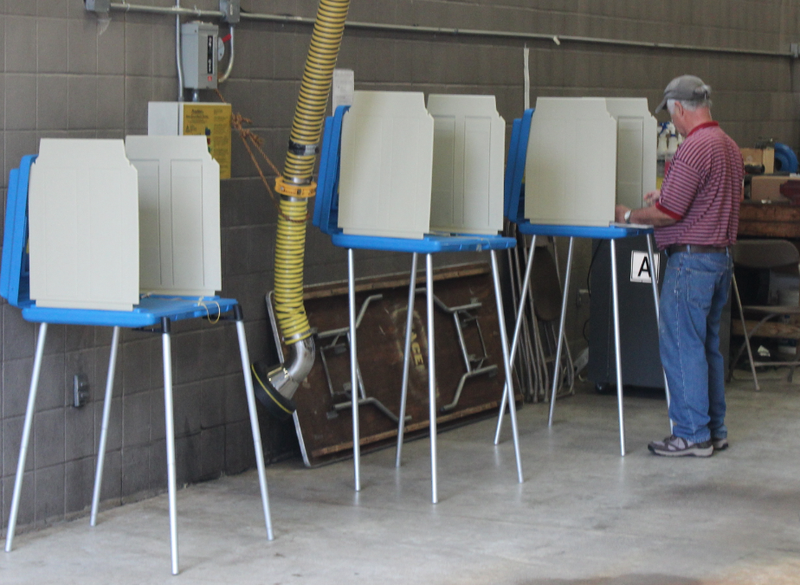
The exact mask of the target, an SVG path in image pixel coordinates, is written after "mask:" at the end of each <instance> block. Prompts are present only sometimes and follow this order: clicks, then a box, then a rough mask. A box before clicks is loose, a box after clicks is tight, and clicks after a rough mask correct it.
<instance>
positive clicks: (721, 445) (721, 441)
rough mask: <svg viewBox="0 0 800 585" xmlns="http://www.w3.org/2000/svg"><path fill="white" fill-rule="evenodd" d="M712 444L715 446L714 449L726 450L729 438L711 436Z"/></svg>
mask: <svg viewBox="0 0 800 585" xmlns="http://www.w3.org/2000/svg"><path fill="white" fill-rule="evenodd" d="M711 446H712V447H714V451H724V450H725V449H727V448H728V438H727V437H722V438H718V439H715V438H714V437H711Z"/></svg>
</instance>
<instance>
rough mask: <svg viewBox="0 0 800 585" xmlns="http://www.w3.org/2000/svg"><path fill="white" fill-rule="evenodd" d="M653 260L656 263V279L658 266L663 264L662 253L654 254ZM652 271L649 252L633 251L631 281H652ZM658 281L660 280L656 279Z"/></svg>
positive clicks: (648, 282)
mask: <svg viewBox="0 0 800 585" xmlns="http://www.w3.org/2000/svg"><path fill="white" fill-rule="evenodd" d="M653 262H655V264H656V279H657V278H658V267H659V266H660V264H661V255H660V254H653ZM651 278H652V272H651V270H650V258H649V257H648V256H647V252H637V251H636V250H632V251H631V282H645V283H647V284H650V283H651V282H652V280H651ZM656 282H658V280H656Z"/></svg>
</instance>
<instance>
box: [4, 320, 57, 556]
mask: <svg viewBox="0 0 800 585" xmlns="http://www.w3.org/2000/svg"><path fill="white" fill-rule="evenodd" d="M46 337H47V323H42V324H41V325H39V341H38V342H37V343H36V358H35V359H34V360H33V373H32V374H31V386H30V390H29V391H28V406H27V408H26V410H25V423H24V425H23V427H22V442H21V444H20V446H19V460H18V461H17V475H16V476H15V477H14V495H13V496H12V498H11V511H10V513H9V515H8V532H7V533H6V552H11V547H12V546H13V544H14V532H15V531H16V529H17V513H18V512H19V499H20V495H21V492H22V478H23V476H24V475H25V459H26V458H27V456H28V441H29V439H30V437H31V426H33V413H34V410H36V394H37V392H38V390H39V374H40V373H41V371H42V355H43V354H44V340H45V338H46Z"/></svg>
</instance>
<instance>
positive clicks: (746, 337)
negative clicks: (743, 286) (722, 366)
mask: <svg viewBox="0 0 800 585" xmlns="http://www.w3.org/2000/svg"><path fill="white" fill-rule="evenodd" d="M733 291H734V292H735V293H736V303H737V305H739V318H740V319H741V320H742V333H743V335H744V345H745V347H747V357H748V358H749V359H750V371H751V372H753V384H754V385H755V388H756V392H760V391H761V388H760V387H759V385H758V376H757V375H756V366H755V363H754V360H753V348H752V347H750V335H748V333H747V323H746V322H745V320H744V308H742V297H740V296H739V285H738V284H737V283H736V275H735V274H734V275H733ZM740 355H742V350H741V349H740V350H739V353H737V354H736V359H735V360H733V362H731V365H730V374H731V375H732V374H733V368H734V367H735V366H736V362H737V361H739V356H740Z"/></svg>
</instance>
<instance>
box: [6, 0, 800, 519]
mask: <svg viewBox="0 0 800 585" xmlns="http://www.w3.org/2000/svg"><path fill="white" fill-rule="evenodd" d="M136 4H140V5H154V6H165V7H170V6H173V5H174V4H175V3H174V1H173V0H138V2H136ZM184 4H185V5H187V6H188V5H191V7H197V8H200V9H208V10H216V9H218V3H217V0H193V1H192V2H184ZM351 4H352V5H351V9H350V16H349V20H350V21H353V22H361V23H378V24H385V25H401V26H418V27H444V28H458V29H462V30H464V29H473V30H487V31H498V32H511V33H536V34H542V35H548V38H546V39H527V40H525V39H515V38H509V37H504V36H492V35H483V36H466V35H454V34H449V33H440V34H429V33H423V32H407V31H402V30H395V31H387V30H368V29H361V28H348V29H347V31H346V33H345V39H344V42H343V45H342V50H341V54H340V58H339V62H338V65H339V66H340V67H344V68H351V69H354V70H355V78H356V85H357V88H359V89H387V90H390V89H391V90H417V91H424V92H426V93H430V92H447V93H491V94H494V95H496V96H497V103H498V109H499V111H500V114H501V115H502V116H503V117H504V118H505V119H506V121H507V122H509V123H510V121H511V120H512V119H513V118H515V117H518V116H520V115H521V112H522V108H523V46H525V45H526V44H527V46H528V48H529V49H530V75H531V100H532V103H533V102H535V98H536V97H537V96H540V95H541V96H546V95H610V96H613V95H618V96H645V97H647V98H648V100H649V102H650V104H651V107H652V106H655V104H656V103H657V102H658V100H659V99H660V96H661V92H662V90H663V87H664V85H665V84H666V83H667V82H668V81H669V80H670V79H671V78H672V77H673V76H675V75H679V74H682V73H695V74H697V75H700V76H701V77H703V78H704V79H705V80H706V81H707V82H708V83H709V84H711V85H712V87H714V89H715V92H714V101H715V107H714V113H715V116H716V118H717V119H718V120H720V122H721V123H722V125H723V127H724V128H725V129H726V130H727V131H728V132H729V133H730V134H731V136H732V137H733V138H734V139H735V140H737V141H738V142H739V143H740V144H741V145H742V146H750V145H752V144H753V143H754V142H755V141H756V140H757V139H759V138H764V137H771V138H774V139H775V140H777V141H779V142H783V143H786V144H789V145H790V146H792V147H794V148H797V147H798V146H799V145H800V137H799V136H798V130H800V127H798V95H800V85H798V79H796V72H795V68H796V65H795V60H793V59H791V58H789V57H787V56H780V55H775V53H788V52H789V46H790V43H793V42H798V41H800V38H798V36H799V34H798V33H800V31H798V28H800V27H799V26H798V16H799V15H798V7H797V3H796V2H791V1H789V0H675V1H673V2H669V3H651V2H641V1H638V0H609V1H605V2H589V1H587V0H470V1H466V0H465V1H456V0H352V2H351ZM242 8H243V9H244V10H247V11H249V12H260V13H268V14H290V15H295V16H300V17H304V18H313V16H314V15H315V13H316V9H317V2H316V0H242ZM186 20H188V19H186ZM174 31H175V22H174V18H171V17H168V16H159V15H146V14H134V13H129V14H125V13H122V12H117V11H112V13H111V20H110V22H108V23H100V22H98V19H97V18H96V17H95V15H93V14H90V13H87V12H86V11H85V10H84V4H83V1H82V0H26V1H19V0H0V47H2V48H3V53H2V54H3V57H2V60H1V61H0V67H2V70H0V104H2V115H0V121H1V124H0V145H2V153H1V154H0V177H2V178H0V189H2V195H3V201H5V192H6V187H7V180H8V179H7V177H8V172H9V170H10V169H11V168H13V167H14V166H16V165H17V164H18V163H19V160H20V157H21V156H22V155H24V154H29V153H34V152H36V151H37V147H38V142H39V139H41V138H42V137H60V136H63V137H87V138H92V137H98V138H107V137H113V138H122V137H124V136H125V135H128V134H136V133H145V132H146V128H147V102H148V101H151V100H174V99H175V96H176V95H177V80H176V73H175V58H174ZM310 31H311V28H310V26H309V25H307V24H302V23H301V24H288V23H268V22H258V23H257V22H253V21H247V20H245V21H243V22H242V23H241V24H240V25H239V26H238V27H237V30H236V62H235V67H234V69H233V74H232V76H231V79H230V80H229V81H228V82H227V83H225V84H223V85H222V86H221V88H220V89H221V91H222V93H223V94H224V96H225V98H226V99H227V100H228V101H230V102H231V103H232V104H233V107H234V111H236V112H240V113H241V114H242V115H244V116H245V117H247V118H250V119H252V121H253V130H254V131H255V132H257V133H258V134H259V135H260V136H262V137H263V139H264V150H265V152H266V153H267V154H268V155H269V156H270V157H271V158H272V160H273V161H274V162H275V164H276V165H278V167H280V166H281V165H282V164H283V158H284V153H285V148H286V143H287V141H288V136H289V127H290V124H291V120H292V115H293V112H294V107H295V101H296V97H297V93H298V89H299V84H300V78H301V75H302V70H303V64H304V61H305V55H306V50H307V45H308V40H309V38H310ZM552 36H559V37H562V39H561V41H560V45H559V44H556V42H554V41H553V39H552V38H551V37H552ZM570 37H595V38H602V39H608V40H617V41H626V42H638V43H660V44H662V45H663V44H669V45H680V46H695V47H698V50H684V49H674V48H673V49H669V48H656V47H650V48H646V47H634V46H624V45H619V44H616V45H615V44H604V43H596V42H581V41H578V40H574V39H571V38H570ZM708 47H714V48H727V49H731V50H735V51H741V52H727V53H726V52H711V51H706V50H703V48H708ZM754 52H762V53H763V54H760V53H754ZM201 98H202V99H206V100H214V99H215V97H214V95H213V94H203V95H202V96H201ZM267 174H268V175H270V176H272V175H273V173H272V171H270V170H267ZM3 208H4V206H3ZM221 213H222V244H223V271H224V272H223V280H224V290H223V291H222V292H223V294H224V295H225V296H230V297H235V298H237V299H239V300H240V301H241V302H242V304H243V307H244V313H245V317H246V319H247V326H246V327H247V334H248V340H249V343H250V351H251V356H252V357H253V358H254V359H258V358H264V357H268V356H271V355H272V347H271V333H270V332H269V331H268V326H267V321H266V313H265V309H264V295H265V293H266V292H267V291H269V290H270V289H271V288H272V261H273V260H272V256H273V251H274V235H275V225H276V212H275V207H274V205H273V203H272V202H271V200H270V198H269V195H268V194H267V193H266V191H265V189H264V188H263V186H262V185H261V182H260V179H259V178H258V176H257V174H256V173H255V171H254V170H253V168H252V164H251V162H250V159H249V156H248V155H247V154H246V152H245V150H244V148H243V147H242V146H241V143H240V142H239V140H238V138H236V137H234V145H233V178H232V179H230V180H226V181H223V183H222V207H221ZM561 249H562V252H565V251H566V246H565V245H563V246H561ZM306 251H307V254H306V258H307V262H306V281H307V282H308V283H318V282H327V281H332V280H342V279H344V278H345V275H346V255H345V253H344V252H343V251H342V250H338V249H335V248H333V247H332V246H331V245H330V244H329V242H328V240H327V238H326V237H323V236H322V235H321V234H320V233H319V232H317V230H316V229H314V228H310V229H309V231H308V243H307V247H306ZM461 261H465V258H463V257H458V256H456V257H446V258H441V259H438V260H437V262H439V263H452V262H461ZM588 263H589V247H588V243H583V242H582V243H580V244H579V246H578V249H577V261H576V268H575V270H576V274H578V275H580V274H584V275H585V272H586V270H587V268H588ZM408 266H409V259H408V258H407V257H406V256H403V255H387V254H379V253H363V254H359V264H358V267H359V271H358V272H359V275H373V274H381V273H389V272H398V271H404V270H407V268H408ZM576 278H581V277H580V276H576ZM576 288H577V286H576ZM586 311H587V307H585V306H584V307H583V308H582V309H581V310H580V311H576V314H574V315H573V316H572V317H571V323H570V327H571V338H572V339H580V329H581V326H582V323H583V321H584V320H585V318H586V316H587V314H586ZM312 325H313V324H312ZM0 328H2V343H0V347H1V348H2V355H1V356H0V369H1V374H0V384H1V385H0V453H1V454H2V456H1V457H0V490H1V493H2V497H0V502H2V506H0V525H2V529H0V532H2V533H4V531H5V526H6V524H7V521H8V508H9V505H10V499H11V489H12V486H13V479H14V472H15V468H16V460H17V453H18V449H19V440H20V435H21V429H22V419H23V414H24V409H25V404H26V399H27V390H28V385H29V381H30V373H31V367H32V362H33V355H34V348H35V343H36V338H37V329H36V328H35V327H34V326H33V325H31V324H29V323H26V322H24V321H23V320H22V319H21V317H20V314H19V311H18V310H17V309H15V308H13V307H9V306H8V305H7V304H5V303H3V304H2V305H0ZM175 329H176V333H175V339H174V342H173V352H174V360H175V402H176V404H175V415H176V419H175V424H176V428H177V429H178V442H177V445H178V463H179V470H178V481H179V482H194V481H201V480H204V479H208V478H213V477H218V476H219V475H220V474H223V473H236V472H240V471H242V470H244V469H247V468H249V467H251V466H252V465H253V462H254V459H253V453H252V443H251V439H250V435H249V426H248V422H247V413H246V406H245V402H244V393H243V383H242V377H241V372H239V371H238V370H239V359H238V356H237V347H236V341H235V332H234V330H233V328H232V327H230V326H228V327H225V326H222V325H215V326H211V325H209V324H203V323H179V324H178V325H177V326H176V328H175ZM110 340H111V331H110V330H105V329H100V328H85V327H63V326H53V327H51V328H50V332H49V335H48V341H47V347H46V356H45V362H44V367H43V371H42V380H41V389H40V396H39V401H38V405H37V414H36V418H35V422H34V435H33V443H32V446H31V449H30V451H29V457H28V461H27V462H26V477H25V489H24V493H23V501H22V506H21V510H20V517H19V523H20V527H21V528H24V527H32V526H41V525H43V524H45V523H47V522H52V521H58V520H61V519H64V518H68V517H72V516H75V515H80V514H85V513H86V511H87V507H88V505H89V502H90V498H91V485H92V481H93V473H94V465H95V457H96V449H97V440H98V438H99V428H98V427H99V420H100V415H101V413H102V408H103V396H102V395H103V388H104V383H105V375H106V371H107V360H108V354H109V348H110ZM161 372H162V369H161V347H160V339H158V337H156V336H150V335H148V334H145V333H140V332H125V333H124V334H123V342H122V346H121V349H120V355H119V361H118V367H117V375H116V386H115V388H116V390H115V402H114V405H113V409H112V413H113V414H112V434H111V437H110V441H109V454H108V456H107V460H106V461H107V463H106V474H105V481H104V491H103V500H104V502H105V505H108V506H110V505H117V504H119V503H121V502H124V501H127V500H130V499H136V498H140V497H143V496H147V495H150V494H153V493H156V492H159V491H161V490H163V489H164V486H165V483H166V481H165V475H166V470H165V454H164V450H165V448H164V421H163V412H164V405H163V390H162V388H163V383H162V374H161ZM75 373H84V374H86V375H87V376H88V378H89V382H90V386H91V398H90V402H89V404H88V405H87V406H85V407H83V408H81V409H74V408H72V407H71V406H69V404H70V401H71V396H70V393H71V386H72V376H73V375H74V374H75ZM262 422H263V435H264V436H263V439H264V444H265V448H266V451H267V457H268V459H270V460H275V459H276V458H279V457H285V456H293V455H294V454H295V453H296V440H295V439H294V432H293V429H292V428H291V426H289V425H285V424H277V423H275V422H274V421H271V420H268V419H266V418H264V419H262Z"/></svg>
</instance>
